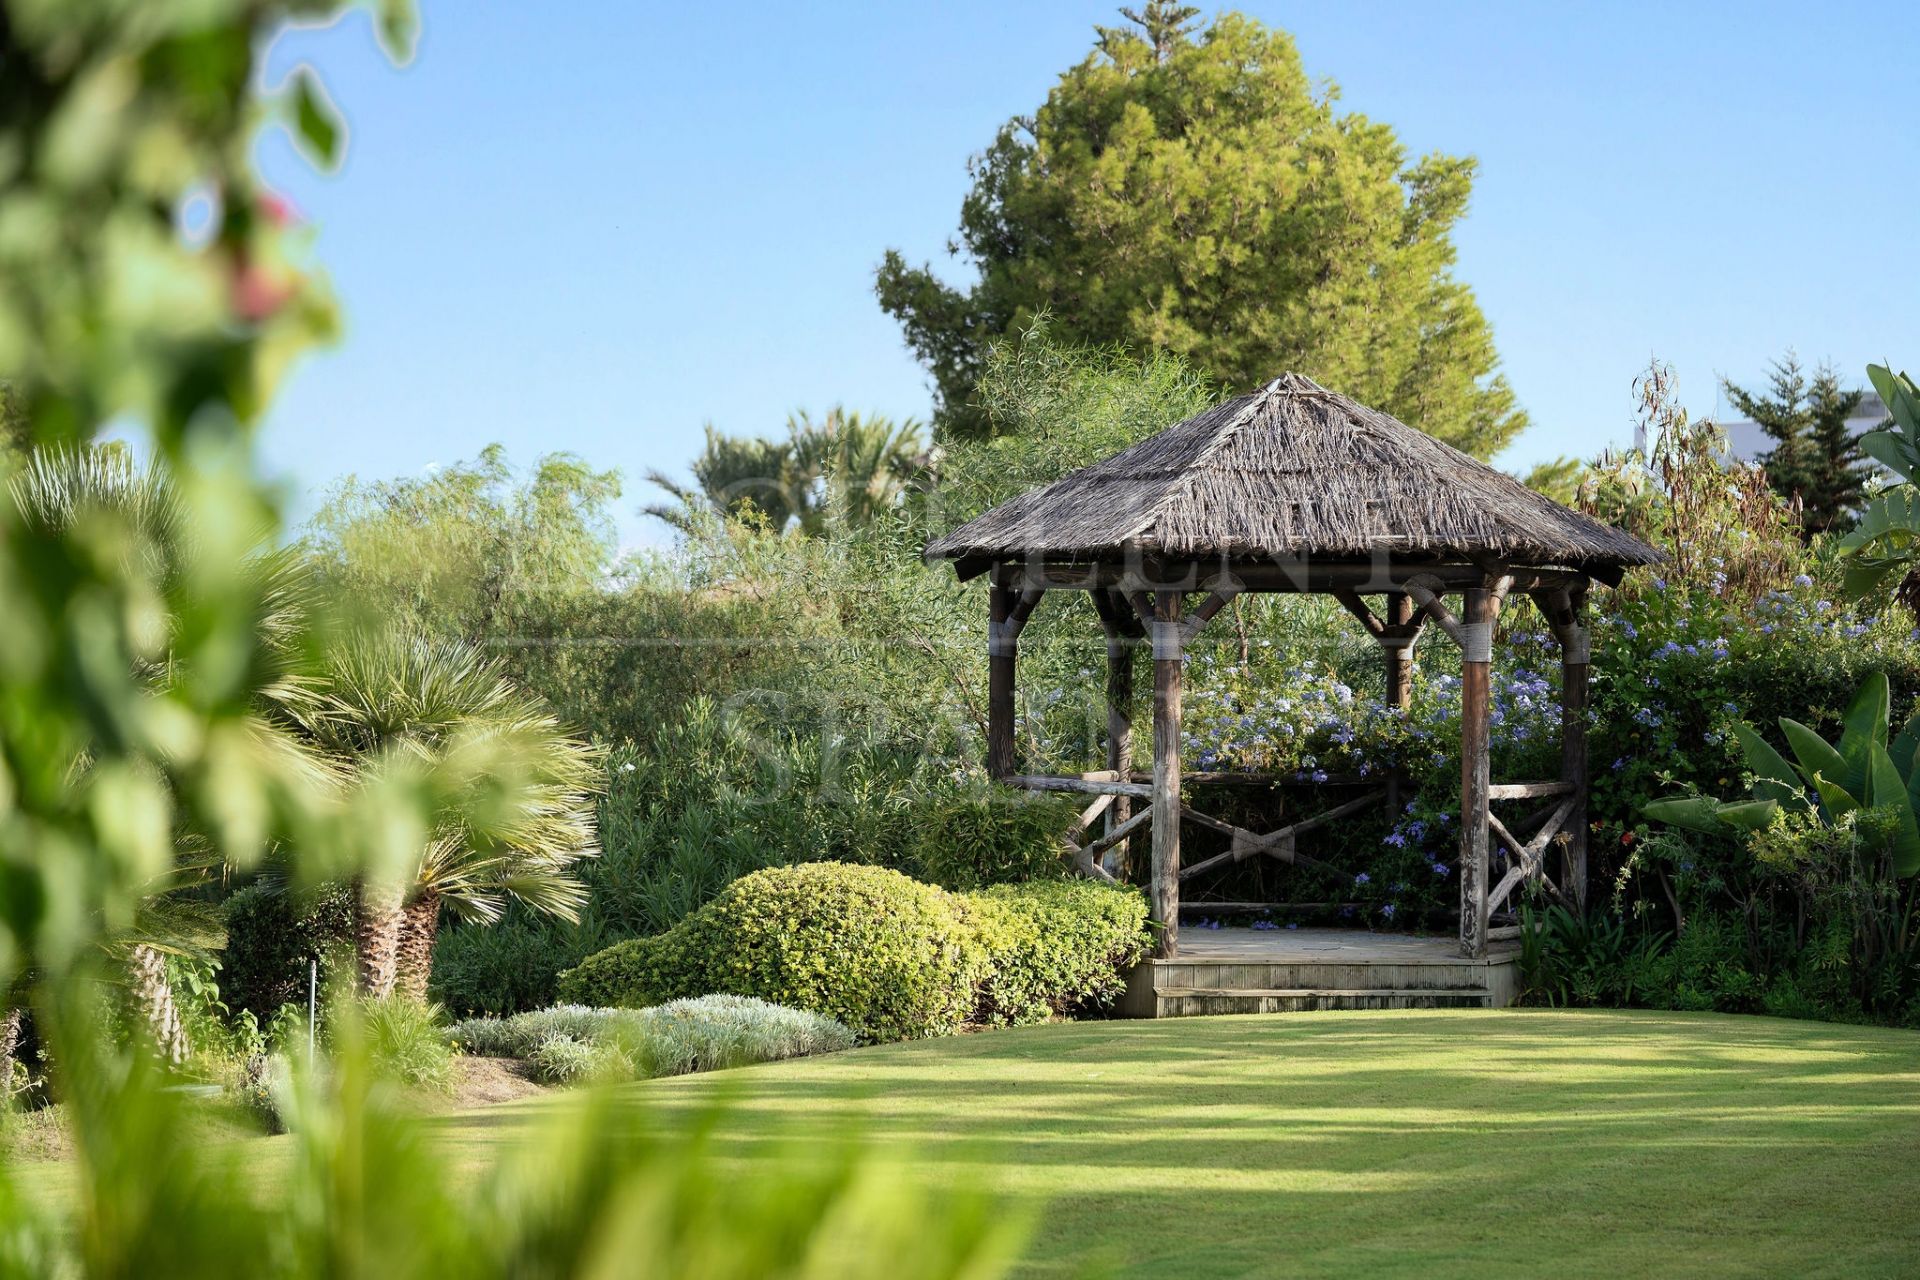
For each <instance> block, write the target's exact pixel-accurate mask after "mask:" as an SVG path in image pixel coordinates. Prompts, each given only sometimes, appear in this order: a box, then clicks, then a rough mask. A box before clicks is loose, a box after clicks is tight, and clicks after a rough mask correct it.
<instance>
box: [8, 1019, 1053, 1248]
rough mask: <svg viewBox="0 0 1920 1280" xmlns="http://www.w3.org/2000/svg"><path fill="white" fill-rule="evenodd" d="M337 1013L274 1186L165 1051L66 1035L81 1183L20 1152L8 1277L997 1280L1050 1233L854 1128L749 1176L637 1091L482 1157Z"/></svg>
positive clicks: (592, 1100) (289, 1090)
mask: <svg viewBox="0 0 1920 1280" xmlns="http://www.w3.org/2000/svg"><path fill="white" fill-rule="evenodd" d="M334 1025H335V1030H336V1051H335V1054H334V1055H333V1060H332V1066H331V1068H330V1069H327V1070H319V1071H298V1072H295V1073H293V1075H292V1076H291V1078H290V1080H289V1081H287V1083H286V1084H285V1085H284V1086H281V1087H280V1088H281V1091H282V1093H283V1102H282V1108H281V1109H282V1111H283V1113H284V1115H285V1118H286V1126H287V1129H288V1135H289V1136H288V1137H287V1138H286V1139H284V1142H285V1144H286V1145H285V1146H284V1148H282V1149H281V1150H280V1151H278V1152H276V1158H278V1159H281V1160H283V1161H284V1163H283V1164H282V1165H281V1166H280V1167H279V1169H277V1170H276V1173H275V1176H272V1177H267V1178H263V1177H262V1176H261V1171H260V1169H259V1168H258V1167H257V1165H256V1164H254V1163H253V1162H255V1161H257V1160H258V1159H259V1158H260V1152H259V1150H258V1147H257V1146H256V1145H254V1144H249V1143H237V1142H208V1141H205V1140H203V1132H204V1130H203V1125H204V1123H205V1122H204V1120H203V1119H202V1118H201V1117H200V1116H199V1115H198V1114H197V1113H196V1112H195V1111H194V1110H193V1108H192V1104H191V1103H190V1102H189V1101H188V1100H187V1099H186V1098H185V1097H183V1096H182V1095H180V1094H178V1093H169V1092H165V1091H163V1090H161V1089H159V1088H158V1087H156V1086H157V1085H158V1084H159V1083H160V1081H159V1079H158V1078H157V1076H156V1073H155V1070H154V1068H153V1067H152V1065H151V1064H150V1063H149V1062H148V1061H146V1060H145V1059H142V1058H138V1057H124V1056H117V1055H113V1054H109V1053H106V1052H105V1051H103V1050H102V1049H101V1048H100V1047H99V1045H98V1043H97V1042H96V1041H95V1040H94V1039H93V1038H92V1037H89V1036H85V1035H65V1036H63V1037H62V1042H63V1043H70V1044H72V1045H74V1046H75V1048H74V1050H73V1054H74V1061H73V1062H72V1064H71V1074H72V1078H73V1080H74V1082H75V1084H74V1087H73V1088H72V1090H71V1092H70V1094H69V1095H68V1106H69V1107H70V1108H71V1110H72V1113H73V1127H74V1131H75V1133H76V1134H77V1135H78V1136H79V1138H80V1147H79V1151H78V1153H77V1156H76V1159H75V1169H76V1175H77V1182H78V1186H77V1188H76V1190H75V1193H74V1194H73V1195H72V1196H70V1197H48V1196H46V1195H44V1194H40V1193H37V1192H33V1193H30V1192H29V1190H28V1188H27V1186H26V1180H27V1179H30V1178H33V1177H36V1176H39V1171H38V1170H36V1169H34V1168H33V1166H26V1167H24V1168H23V1167H22V1166H20V1165H18V1164H15V1163H12V1162H0V1223H4V1226H5V1229H4V1230H0V1274H5V1275H9V1276H64V1275H88V1276H101V1277H121V1276H124V1277H135V1276H139V1277H154V1276H157V1277H172V1276H182V1277H185V1276H192V1277H195V1278H196V1280H201V1278H203V1277H215V1278H217V1277H226V1276H231V1277H235V1278H236V1280H238V1278H239V1277H252V1276H258V1275H262V1274H271V1275H275V1276H288V1277H307V1276H311V1277H316V1278H318V1277H326V1278H328V1280H340V1278H341V1277H376V1276H377V1277H381V1278H382V1280H405V1278H407V1277H421V1278H422V1280H425V1278H427V1277H441V1276H448V1275H458V1276H474V1277H502V1278H503V1280H504V1278H505V1277H514V1276H608V1275H661V1276H700V1277H705V1278H710V1280H762V1278H764V1277H774V1278H779V1277H790V1278H794V1280H802V1278H804V1280H881V1278H882V1277H884V1278H885V1280H946V1278H947V1277H969V1278H970V1280H990V1278H991V1277H994V1276H998V1275H1000V1274H1003V1273H1004V1271H1005V1270H1006V1269H1007V1268H1008V1267H1009V1266H1010V1265H1011V1264H1012V1262H1013V1261H1014V1259H1015V1258H1016V1257H1017V1256H1018V1253H1019V1250H1020V1247H1021V1245H1022V1243H1023V1242H1024V1240H1025V1238H1026V1236H1027V1233H1028V1231H1029V1230H1030V1223H1031V1219H1030V1217H1029V1215H1027V1214H1026V1213H1024V1212H1021V1211H1019V1210H1017V1209H1015V1208H1014V1207H1012V1206H1009V1205H1007V1204H1004V1203H1001V1202H999V1201H997V1200H994V1199H991V1198H989V1197H986V1196H983V1195H981V1194H979V1193H977V1192H974V1191H971V1190H969V1189H967V1188H965V1187H962V1188H959V1189H946V1190H942V1191H941V1192H940V1194H939V1195H937V1196H936V1195H935V1194H934V1193H933V1192H932V1191H931V1190H929V1189H927V1188H926V1187H925V1186H924V1184H922V1183H921V1182H920V1181H918V1180H916V1179H914V1178H911V1177H907V1176H904V1175H903V1172H902V1171H901V1170H899V1169H897V1168H895V1167H892V1166H890V1165H886V1164H882V1163H879V1162H878V1161H877V1160H876V1159H874V1158H872V1157H869V1156H867V1155H866V1154H865V1153H863V1152H862V1151H861V1150H860V1148H859V1147H858V1146H857V1145H856V1144H855V1143H854V1142H851V1141H850V1142H848V1143H846V1144H844V1145H842V1146H840V1147H837V1148H833V1149H828V1150H818V1149H814V1150H810V1151H809V1152H808V1153H807V1157H806V1158H805V1159H798V1158H796V1159H792V1160H770V1161H758V1162H756V1163H755V1165H754V1166H753V1168H752V1169H751V1170H750V1171H745V1172H743V1171H742V1170H741V1169H740V1168H739V1167H738V1165H737V1164H736V1163H734V1162H731V1161H728V1160H727V1159H725V1157H724V1156H723V1155H722V1154H721V1153H720V1152H718V1151H716V1150H714V1149H713V1148H712V1147H711V1146H709V1145H708V1139H706V1138H704V1137H702V1136H701V1131H702V1129H701V1127H699V1126H696V1129H695V1132H694V1133H692V1134H691V1135H682V1134H680V1133H679V1132H677V1131H674V1130H669V1129H663V1127H662V1126H661V1125H660V1124H658V1123H657V1122H656V1121H655V1120H654V1119H653V1118H652V1117H650V1116H649V1115H648V1114H647V1113H645V1112H644V1111H643V1110H641V1109H640V1108H639V1107H638V1105H637V1104H636V1103H635V1102H634V1101H633V1100H632V1099H631V1097H628V1098H627V1099H625V1100H616V1099H615V1098H613V1097H611V1096H608V1095H593V1096H589V1097H585V1098H583V1099H581V1101H580V1104H579V1105H576V1106H570V1107H563V1108H559V1109H557V1110H556V1111H555V1112H554V1113H553V1114H552V1116H551V1117H550V1118H549V1119H547V1120H546V1121H544V1122H542V1123H541V1124H538V1125H536V1126H534V1127H533V1130H532V1132H531V1133H530V1134H529V1135H528V1136H527V1137H526V1138H525V1139H524V1140H521V1141H516V1142H514V1143H512V1144H510V1145H507V1146H505V1147H503V1148H501V1150H500V1151H499V1153H498V1154H482V1155H481V1156H480V1157H479V1158H478V1161H477V1164H478V1168H477V1169H476V1168H475V1167H474V1165H475V1163H476V1161H475V1157H474V1155H473V1154H472V1153H467V1152H451V1151H448V1150H446V1149H445V1148H444V1147H443V1146H441V1145H440V1144H438V1143H436V1142H435V1141H434V1140H433V1133H432V1125H431V1122H430V1121H427V1120H423V1119H421V1118H419V1117H418V1116H417V1115H416V1114H414V1113H413V1112H412V1111H411V1110H410V1109H409V1108H408V1106H407V1105H406V1102H405V1096H404V1094H403V1093H402V1092H400V1091H399V1090H398V1089H396V1087H395V1086H393V1085H392V1084H390V1083H387V1082H385V1081H383V1080H382V1079H381V1078H380V1076H379V1073H378V1070H377V1068H376V1065H375V1061H374V1055H373V1054H372V1053H371V1052H369V1045H368V1038H367V1034H366V1033H365V1032H364V1031H363V1030H362V1029H361V1027H360V1024H359V1021H358V1019H356V1018H353V1017H351V1016H344V1015H343V1016H340V1017H336V1019H335V1020H334ZM83 1054H84V1055H85V1056H81V1055H83ZM707 1128H710V1126H707ZM796 1154H797V1153H796Z"/></svg>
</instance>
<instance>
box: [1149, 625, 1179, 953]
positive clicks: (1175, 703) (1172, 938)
mask: <svg viewBox="0 0 1920 1280" xmlns="http://www.w3.org/2000/svg"><path fill="white" fill-rule="evenodd" d="M1180 608H1181V600H1180V593H1179V592H1178V591H1157V592H1155V593H1154V608H1153V885H1152V893H1153V911H1152V915H1153V919H1154V920H1155V921H1156V922H1157V923H1158V924H1159V925H1160V936H1159V938H1158V939H1157V941H1156V943H1155V946H1154V955H1155V956H1156V957H1158V958H1160V959H1162V960H1168V959H1172V958H1173V957H1174V956H1176V955H1178V954H1179V952H1180V647H1181V633H1180V622H1181V619H1180Z"/></svg>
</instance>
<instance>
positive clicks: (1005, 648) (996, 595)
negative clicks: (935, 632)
mask: <svg viewBox="0 0 1920 1280" xmlns="http://www.w3.org/2000/svg"><path fill="white" fill-rule="evenodd" d="M1019 598H1020V593H1019V592H1018V591H1016V590H1014V589H1013V588H1012V587H1003V586H1001V585H1000V584H999V583H995V584H994V586H993V592H992V595H991V596H990V597H989V608H990V609H991V611H992V612H991V614H990V615H989V622H988V626H987V776H988V777H989V778H993V779H995V780H996V781H998V780H1000V779H1002V778H1009V777H1012V776H1013V676H1014V672H1013V662H1014V655H1015V654H1016V653H1017V652H1018V648H1017V646H1018V645H1019V640H1018V639H1017V638H1016V636H1015V634H1014V623H1013V613H1014V608H1015V607H1016V605H1017V604H1018V603H1019Z"/></svg>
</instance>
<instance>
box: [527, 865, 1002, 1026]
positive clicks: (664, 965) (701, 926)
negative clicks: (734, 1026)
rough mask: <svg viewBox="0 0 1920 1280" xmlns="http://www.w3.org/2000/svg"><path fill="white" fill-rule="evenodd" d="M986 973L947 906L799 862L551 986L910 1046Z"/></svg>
mask: <svg viewBox="0 0 1920 1280" xmlns="http://www.w3.org/2000/svg"><path fill="white" fill-rule="evenodd" d="M986 974H987V953H986V949H985V948H984V947H983V946H981V944H980V939H979V937H978V935H977V933H976V931H975V930H974V928H973V926H972V925H971V924H970V923H969V922H968V920H967V918H966V916H965V915H964V914H963V913H962V911H961V908H960V904H959V902H958V901H957V900H956V899H955V897H954V895H952V894H950V893H947V892H946V891H945V890H942V889H937V888H935V887H934V886H932V885H925V884H921V883H919V882H918V881H915V880H909V879H908V878H907V877H906V876H903V875H901V874H900V873H899V872H897V871H888V870H885V869H883V868H880V867H863V866H855V865H851V864H848V863H842V862H813V863H805V864H802V865H800V866H795V867H774V868H770V869H768V870H765V871H756V872H754V873H753V874H752V875H748V876H742V877H741V878H740V879H738V880H735V881H734V882H733V883H732V884H730V885H728V886H727V887H726V888H725V889H724V890H722V891H721V893H720V896H719V897H717V898H715V899H714V900H713V901H712V902H710V903H708V904H707V905H706V906H704V907H702V908H700V909H699V910H698V911H696V912H694V913H693V914H692V915H690V916H688V917H687V918H686V919H685V920H683V921H681V922H680V923H679V924H678V925H676V926H674V927H673V928H672V929H669V930H668V931H667V932H666V933H663V934H660V935H658V936H656V937H652V938H636V939H634V940H633V941H631V942H623V943H621V944H619V945H618V946H614V947H609V948H608V949H607V950H605V951H602V952H600V953H598V954H597V955H592V956H589V957H587V959H586V960H585V961H583V962H582V963H581V964H580V966H579V967H578V968H575V969H571V970H568V971H567V972H566V973H564V974H562V975H561V977H560V998H561V999H562V1000H566V1001H570V1002H573V1003H578V1004H594V1005H624V1006H628V1007H637V1006H646V1005H655V1004H664V1003H666V1002H667V1001H669V1000H680V999H686V998H688V997H692V996H703V995H709V994H715V993H725V994H729V995H740V996H754V997H756V998H758V999H761V1000H769V1001H772V1002H773V1003H775V1004H784V1005H788V1006H791V1007H793V1008H796V1009H806V1010H809V1011H811V1012H813V1013H818V1014H823V1015H825V1016H826V1017H829V1018H833V1019H836V1020H837V1021H840V1022H843V1023H845V1024H846V1025H847V1026H849V1027H852V1028H853V1029H854V1030H855V1031H856V1032H857V1033H859V1034H860V1035H861V1036H862V1037H863V1038H865V1039H868V1040H912V1039H916V1038H918V1037H922V1036H932V1035H940V1034H943V1033H945V1032H948V1031H951V1030H953V1029H954V1028H955V1027H957V1026H958V1025H960V1023H961V1022H963V1021H964V1020H965V1019H966V1017H967V1015H968V1014H970V1013H971V1012H972V1011H973V1004H974V992H975V991H976V990H978V988H979V986H980V984H981V982H982V981H983V980H984V979H985V977H986Z"/></svg>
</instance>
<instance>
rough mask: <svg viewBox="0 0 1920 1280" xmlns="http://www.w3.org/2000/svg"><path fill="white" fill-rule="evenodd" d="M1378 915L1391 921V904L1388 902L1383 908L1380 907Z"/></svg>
mask: <svg viewBox="0 0 1920 1280" xmlns="http://www.w3.org/2000/svg"><path fill="white" fill-rule="evenodd" d="M1380 914H1381V915H1382V916H1384V917H1386V918H1387V919H1389V920H1391V919H1393V904H1392V903H1391V902H1389V903H1387V904H1386V905H1385V906H1383V907H1381V908H1380Z"/></svg>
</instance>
